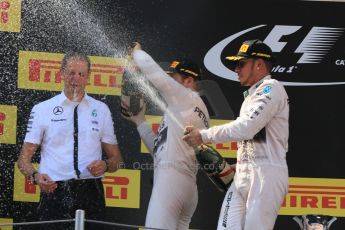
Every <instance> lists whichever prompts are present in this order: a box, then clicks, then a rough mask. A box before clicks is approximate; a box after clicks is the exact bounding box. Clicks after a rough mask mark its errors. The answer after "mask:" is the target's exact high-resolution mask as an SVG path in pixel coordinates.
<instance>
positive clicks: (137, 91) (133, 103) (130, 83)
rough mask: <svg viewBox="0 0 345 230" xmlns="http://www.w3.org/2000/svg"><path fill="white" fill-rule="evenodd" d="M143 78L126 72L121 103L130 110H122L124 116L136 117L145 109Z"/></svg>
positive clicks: (123, 79)
mask: <svg viewBox="0 0 345 230" xmlns="http://www.w3.org/2000/svg"><path fill="white" fill-rule="evenodd" d="M142 81H143V80H142V76H140V75H139V74H135V73H132V72H131V71H128V70H125V72H124V74H123V78H122V85H121V101H122V102H123V103H124V104H125V105H127V106H128V109H125V108H121V112H122V114H124V115H128V116H135V115H137V114H138V113H139V112H140V111H141V110H142V108H143V105H144V97H143V88H142V87H143V86H142V85H141V83H142Z"/></svg>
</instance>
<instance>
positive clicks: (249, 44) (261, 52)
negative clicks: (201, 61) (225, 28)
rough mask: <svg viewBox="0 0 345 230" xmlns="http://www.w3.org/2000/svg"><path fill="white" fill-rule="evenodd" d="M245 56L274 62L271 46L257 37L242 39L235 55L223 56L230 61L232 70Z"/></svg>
mask: <svg viewBox="0 0 345 230" xmlns="http://www.w3.org/2000/svg"><path fill="white" fill-rule="evenodd" d="M247 58H262V59H266V60H268V61H270V62H275V58H274V57H273V54H272V50H271V48H270V47H269V46H268V45H266V44H265V43H263V42H262V41H261V40H259V39H255V40H247V41H244V42H243V43H242V45H241V47H240V49H239V50H238V53H237V54H236V55H234V56H227V57H225V59H226V60H228V61H229V62H230V69H231V70H232V71H234V70H235V68H236V66H237V63H238V62H239V61H240V60H242V59H247Z"/></svg>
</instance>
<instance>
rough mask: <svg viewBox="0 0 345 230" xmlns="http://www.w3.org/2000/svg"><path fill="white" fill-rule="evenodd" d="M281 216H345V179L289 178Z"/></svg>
mask: <svg viewBox="0 0 345 230" xmlns="http://www.w3.org/2000/svg"><path fill="white" fill-rule="evenodd" d="M279 214H281V215H304V214H321V215H330V216H345V179H318V178H296V177H291V178H289V193H288V195H287V196H286V197H285V200H284V202H283V205H282V208H281V209H280V212H279Z"/></svg>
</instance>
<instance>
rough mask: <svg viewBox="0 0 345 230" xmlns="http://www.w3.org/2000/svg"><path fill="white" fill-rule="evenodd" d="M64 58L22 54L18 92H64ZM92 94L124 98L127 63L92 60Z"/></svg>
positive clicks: (105, 58) (41, 53)
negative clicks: (121, 95) (19, 90)
mask: <svg viewBox="0 0 345 230" xmlns="http://www.w3.org/2000/svg"><path fill="white" fill-rule="evenodd" d="M63 56H64V55H63V54H57V53H44V52H31V51H19V66H18V88H22V89H35V90H49V91H61V90H62V89H63V79H62V78H61V72H60V67H61V61H62V58H63ZM90 60H91V75H90V80H89V83H88V85H87V86H86V90H87V92H88V93H94V94H105V95H120V92H121V90H120V89H121V82H122V75H123V72H124V65H125V63H126V61H125V59H121V58H110V57H96V56H90Z"/></svg>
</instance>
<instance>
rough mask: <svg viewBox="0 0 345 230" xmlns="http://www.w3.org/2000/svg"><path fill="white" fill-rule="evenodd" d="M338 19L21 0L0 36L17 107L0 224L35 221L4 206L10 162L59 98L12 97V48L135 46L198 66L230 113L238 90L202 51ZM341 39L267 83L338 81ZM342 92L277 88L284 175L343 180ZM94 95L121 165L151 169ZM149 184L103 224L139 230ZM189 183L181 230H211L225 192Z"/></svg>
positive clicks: (283, 223) (130, 134) (265, 10)
mask: <svg viewBox="0 0 345 230" xmlns="http://www.w3.org/2000/svg"><path fill="white" fill-rule="evenodd" d="M344 12H345V3H332V2H299V1H291V2H287V1H260V2H255V3H253V2H250V1H241V2H234V1H228V0H227V1H226V0H217V1H210V0H209V1H207V0H198V1H197V0H189V1H187V0H184V1H182V0H175V1H164V0H160V1H159V0H145V1H140V0H126V1H121V0H102V1H100V0H97V1H87V0H78V1H57V0H50V1H45V0H40V1H38V0H26V1H23V2H22V15H21V18H22V20H21V32H19V33H9V32H0V41H1V42H0V100H1V101H0V104H2V105H16V106H17V107H18V112H17V116H18V117H17V119H18V121H17V144H16V145H6V144H1V145H0V217H2V218H13V219H14V222H21V221H30V220H33V219H34V218H35V217H34V215H33V214H32V211H33V210H34V208H35V207H36V205H37V204H31V203H22V202H13V201H12V200H13V164H14V162H16V161H17V158H18V154H19V150H20V147H21V145H22V142H23V138H24V134H25V129H26V124H27V119H28V114H29V111H30V110H31V108H32V106H33V105H34V104H36V103H38V102H41V101H43V100H45V99H48V98H50V97H52V96H53V95H55V94H56V93H58V92H49V91H34V90H25V89H17V69H18V52H19V51H20V50H24V51H41V52H51V53H65V52H67V51H69V50H79V51H83V52H85V53H86V54H88V55H93V56H116V57H121V56H122V55H123V51H124V50H125V48H126V46H127V44H129V43H130V42H132V41H140V42H141V43H142V45H143V48H144V49H145V50H146V51H147V52H148V53H150V54H151V55H152V57H153V58H154V59H155V60H157V61H159V62H166V61H170V60H171V59H173V58H174V57H180V56H187V57H190V58H192V59H194V60H195V61H197V62H198V63H199V64H200V65H201V66H202V67H203V73H204V77H205V79H207V80H212V81H215V82H217V84H218V85H219V87H220V89H221V91H222V93H223V94H224V95H225V98H226V99H227V102H228V104H229V106H230V107H231V108H232V110H233V111H234V113H235V115H237V114H238V113H239V109H240V106H241V103H242V91H243V90H244V88H242V87H240V85H239V83H238V82H234V81H230V80H226V79H223V78H220V77H218V76H215V75H213V74H212V73H210V72H209V71H208V70H207V69H206V68H205V66H204V64H203V59H204V57H205V54H206V53H207V51H208V50H209V49H211V48H212V47H213V46H214V45H215V44H217V43H218V42H219V41H221V40H223V39H224V38H226V37H228V36H230V35H232V34H234V33H237V32H239V31H242V30H244V29H247V28H250V27H253V26H257V25H261V24H266V25H267V27H265V28H264V29H262V30H258V31H255V32H253V33H249V34H248V35H247V37H245V36H243V37H240V38H239V39H237V40H235V41H234V44H232V45H231V46H229V47H226V48H225V49H224V53H223V54H222V55H223V56H224V55H226V54H230V53H231V54H232V53H236V52H237V49H238V46H239V44H240V43H241V41H242V40H243V39H250V38H253V37H248V36H256V37H257V38H260V39H264V38H265V36H266V35H267V30H268V31H269V30H270V29H271V28H272V27H273V26H274V25H299V26H303V28H306V29H308V28H311V27H313V26H320V27H323V26H324V27H341V28H344V27H345V25H344V17H343V15H344ZM307 32H308V31H307V30H301V31H299V32H298V33H296V35H294V36H291V37H286V38H284V39H285V41H287V42H288V45H287V46H286V49H285V48H284V50H283V51H282V52H281V53H279V54H276V55H277V56H278V60H280V61H282V62H283V63H284V62H285V63H296V61H297V57H295V56H294V55H296V54H292V52H290V51H294V48H296V47H297V45H298V44H299V43H300V42H301V37H302V38H303V36H305V35H306V33H307ZM296 36H297V38H298V40H296ZM299 36H300V37H299ZM256 37H255V38H256ZM344 39H345V36H341V37H340V38H339V39H338V40H337V42H336V43H335V44H334V46H333V48H332V49H331V50H330V54H329V55H328V56H327V57H326V58H325V59H324V60H323V61H322V62H321V63H319V64H310V65H304V66H302V65H301V66H299V69H298V71H296V72H294V73H292V74H290V75H284V74H274V76H275V77H276V78H278V79H279V80H282V81H308V82H327V81H341V82H344V81H345V71H344V65H342V66H336V65H335V64H334V60H335V59H345V49H344V44H345V43H344ZM293 47H294V48H293ZM289 50H290V51H289ZM344 90H345V86H344V85H337V86H308V87H302V86H287V87H286V91H287V93H288V95H289V98H290V139H289V152H288V154H287V161H288V165H289V174H290V176H291V177H310V178H341V179H343V178H344V176H345V170H344V167H343V164H342V162H343V161H342V159H343V157H342V154H343V152H344V151H343V137H344V134H343V133H344V130H345V122H344V114H345V106H344V102H345V99H344V97H343V93H344ZM93 96H94V97H96V98H98V99H101V100H103V101H105V102H106V103H107V104H108V105H109V107H110V108H111V111H112V113H113V117H114V122H115V124H116V126H115V129H116V134H117V137H118V141H119V146H120V148H121V152H122V154H123V157H124V160H125V162H126V165H129V166H130V165H132V162H135V161H140V162H143V163H145V162H151V159H150V158H149V157H148V156H146V155H145V154H141V153H140V140H139V136H138V134H137V132H136V129H135V127H134V126H133V125H131V124H129V123H128V122H126V121H124V120H123V119H122V118H121V117H120V115H119V97H115V96H103V95H93ZM26 99H29V100H26ZM218 118H221V117H218ZM38 160H39V156H35V161H38ZM230 161H232V162H233V161H234V159H230ZM151 177H152V172H151V171H142V176H141V200H140V209H124V208H109V209H108V210H109V212H108V216H107V218H108V220H109V221H114V222H121V223H129V224H135V225H144V221H145V214H146V209H147V205H148V201H149V197H150V192H151V189H152V185H151V183H150V180H151ZM198 184H199V204H198V207H197V210H196V212H195V214H194V217H193V219H192V223H191V226H190V228H195V229H215V228H216V224H217V219H218V214H219V210H220V206H221V203H222V200H223V197H224V194H222V193H220V192H218V191H217V190H216V188H215V187H214V186H213V185H211V183H210V182H209V181H208V179H207V178H206V177H205V176H204V175H203V174H202V173H199V174H198ZM176 189H178V188H176ZM344 211H345V210H344ZM157 218H159V217H157ZM344 228H345V220H344V218H338V220H337V221H336V222H335V223H334V224H333V226H332V229H335V230H336V229H344ZM275 229H276V230H284V229H286V230H291V229H298V226H297V224H296V223H294V221H293V220H292V216H279V217H278V219H277V222H276V227H275Z"/></svg>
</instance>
